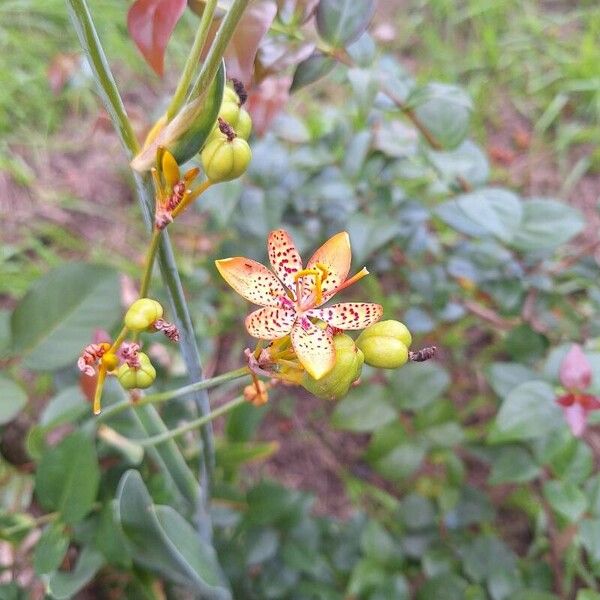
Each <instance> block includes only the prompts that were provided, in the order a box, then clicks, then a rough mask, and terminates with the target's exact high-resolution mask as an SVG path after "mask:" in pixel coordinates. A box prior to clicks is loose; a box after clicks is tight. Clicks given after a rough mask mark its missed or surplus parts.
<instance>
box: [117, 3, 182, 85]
mask: <svg viewBox="0 0 600 600" xmlns="http://www.w3.org/2000/svg"><path fill="white" fill-rule="evenodd" d="M186 6H187V2H186V0H136V1H135V2H134V3H133V4H132V5H131V8H130V9H129V12H128V13H127V29H128V30H129V35H131V37H132V39H133V41H134V42H135V44H136V46H137V47H138V48H139V50H140V52H141V53H142V55H143V56H144V58H145V59H146V62H147V63H148V64H149V65H150V66H151V67H152V68H153V69H154V71H156V73H157V74H158V75H160V76H162V74H163V72H164V61H165V50H166V48H167V44H168V42H169V38H170V37H171V34H172V33H173V30H174V29H175V25H177V21H179V19H180V18H181V15H182V14H183V11H184V10H185V7H186Z"/></svg>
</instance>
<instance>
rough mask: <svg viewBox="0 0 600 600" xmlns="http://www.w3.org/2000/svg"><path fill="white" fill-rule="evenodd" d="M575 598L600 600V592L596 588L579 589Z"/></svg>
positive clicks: (577, 599) (579, 599)
mask: <svg viewBox="0 0 600 600" xmlns="http://www.w3.org/2000/svg"><path fill="white" fill-rule="evenodd" d="M598 533H600V532H598ZM575 600H600V593H598V592H596V591H594V590H579V591H578V592H577V597H576V598H575Z"/></svg>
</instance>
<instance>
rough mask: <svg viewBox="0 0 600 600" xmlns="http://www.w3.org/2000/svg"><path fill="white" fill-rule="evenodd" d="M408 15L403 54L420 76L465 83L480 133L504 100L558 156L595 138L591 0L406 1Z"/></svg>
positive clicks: (598, 114)
mask: <svg viewBox="0 0 600 600" xmlns="http://www.w3.org/2000/svg"><path fill="white" fill-rule="evenodd" d="M408 12H409V19H408V26H407V27H408V31H409V34H410V35H409V37H408V38H407V39H406V42H405V44H404V48H403V49H404V51H405V52H407V53H409V54H410V55H411V56H413V57H414V58H415V60H416V61H417V64H418V69H419V73H420V74H422V76H423V78H424V79H429V78H435V79H441V80H444V81H449V82H457V81H458V82H462V83H464V84H465V85H466V86H467V87H468V89H469V91H470V92H471V94H472V95H473V97H474V99H475V102H476V107H477V108H476V110H475V125H476V127H477V128H478V130H479V133H480V136H483V135H484V134H483V132H484V130H485V128H486V126H489V125H490V124H491V125H493V126H494V127H501V125H502V123H500V122H498V116H497V115H498V114H499V111H498V105H499V102H501V101H502V100H503V99H506V98H510V101H511V102H512V103H513V104H514V107H515V108H516V110H517V111H518V112H519V113H520V114H521V115H522V116H524V117H525V118H526V119H527V120H528V121H529V122H530V123H532V125H533V128H534V133H535V135H537V136H539V137H544V138H545V139H546V140H548V141H550V142H551V143H552V144H553V145H555V149H556V150H557V151H558V152H559V153H561V152H564V151H565V150H567V149H568V148H569V147H571V146H572V145H575V144H580V143H597V142H598V141H599V140H600V133H599V132H598V130H597V127H596V124H597V122H598V120H599V119H600V44H599V43H598V40H599V39H600V5H598V3H597V2H573V3H570V2H558V1H555V2H548V3H544V4H543V6H542V3H540V2H535V1H531V0H529V1H528V0H525V1H524V2H523V1H520V0H458V1H457V0H411V1H410V2H409V3H408ZM592 159H593V160H592V162H593V163H595V166H596V167H597V166H598V164H600V155H598V154H597V153H596V154H593V156H592ZM592 162H591V163H590V165H591V164H592Z"/></svg>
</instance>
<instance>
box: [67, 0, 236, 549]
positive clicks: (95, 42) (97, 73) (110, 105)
mask: <svg viewBox="0 0 600 600" xmlns="http://www.w3.org/2000/svg"><path fill="white" fill-rule="evenodd" d="M67 5H68V7H69V12H70V16H71V20H72V22H73V25H74V28H75V30H76V32H77V35H78V38H79V42H80V44H81V47H82V48H83V50H84V51H85V53H86V56H87V58H88V62H89V65H90V68H91V69H92V72H93V75H94V78H95V80H96V84H97V87H98V91H99V94H100V97H101V99H102V101H103V104H104V107H105V109H106V111H107V112H108V114H109V116H110V118H111V120H112V122H113V124H114V126H115V129H116V130H117V133H118V135H119V138H120V140H121V143H122V144H123V147H124V149H125V152H126V154H127V156H128V158H129V160H131V159H132V158H133V157H134V156H135V155H136V154H137V153H138V151H139V144H138V141H137V139H136V137H135V134H134V132H133V128H132V127H131V123H130V121H129V119H128V118H127V113H126V111H125V106H124V104H123V101H122V99H121V97H120V95H119V91H118V89H117V86H116V84H115V80H114V77H113V76H112V73H111V71H110V67H109V65H108V61H107V60H106V55H105V53H104V50H103V48H102V45H101V43H100V40H99V39H98V35H97V33H96V30H95V27H94V24H93V21H92V17H91V15H90V12H89V9H88V6H87V2H86V0H67ZM238 18H239V17H238ZM214 60H215V62H216V67H215V72H216V68H218V65H219V60H216V59H214ZM213 76H214V73H213ZM209 81H210V80H209ZM133 177H134V182H135V186H136V190H137V195H138V201H139V204H140V207H141V210H142V214H143V216H144V219H145V221H146V224H147V226H148V228H149V229H150V228H151V227H152V225H153V221H152V216H153V214H154V195H153V191H152V188H151V184H150V181H149V179H148V177H142V176H141V175H140V174H138V173H133ZM158 260H159V265H160V268H161V272H162V278H163V282H164V284H165V286H166V288H167V290H168V292H169V298H170V301H171V306H172V309H173V315H174V317H175V321H176V324H177V326H178V328H179V331H180V334H181V340H180V348H181V353H182V356H183V359H184V362H185V365H186V368H187V371H188V377H189V379H190V381H191V382H192V383H195V382H198V381H201V380H202V366H201V361H200V353H199V351H198V346H197V343H196V339H195V335H194V330H193V326H192V320H191V317H190V313H189V311H188V307H187V304H186V301H185V297H184V294H183V288H182V286H181V280H180V278H179V273H178V271H177V266H176V263H175V257H174V255H173V248H172V246H171V243H170V241H169V235H168V233H167V232H166V231H165V232H163V234H162V235H161V236H160V242H159V251H158ZM193 399H194V401H195V404H196V406H197V409H198V411H199V412H200V414H202V415H206V414H208V413H209V412H210V405H209V402H208V396H207V395H206V393H204V392H202V391H197V392H195V393H194V396H193ZM201 436H202V446H203V453H202V472H201V481H202V486H203V490H202V492H203V498H202V504H203V506H199V507H198V511H199V516H198V518H197V520H198V521H199V525H200V526H201V530H202V531H201V534H202V536H203V537H204V539H205V540H207V541H210V538H211V530H212V526H211V523H210V518H209V517H208V513H207V511H206V506H207V504H208V499H209V497H210V487H211V482H212V471H213V464H214V442H213V437H212V430H211V428H210V427H209V426H207V427H203V428H202V430H201Z"/></svg>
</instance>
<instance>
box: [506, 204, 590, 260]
mask: <svg viewBox="0 0 600 600" xmlns="http://www.w3.org/2000/svg"><path fill="white" fill-rule="evenodd" d="M583 226H584V221H583V217H582V215H581V213H580V212H579V211H578V210H577V209H575V208H573V207H571V206H569V205H567V204H564V203H562V202H558V201H557V200H542V199H532V200H527V201H525V202H524V203H523V218H522V219H521V225H520V227H519V228H518V229H517V230H516V231H515V235H514V237H513V239H512V242H511V243H512V245H513V246H514V247H515V248H517V249H518V250H523V251H532V250H548V249H552V248H556V247H558V246H561V245H562V244H564V243H566V242H568V241H569V240H570V239H572V238H573V237H575V236H576V235H577V234H578V233H580V232H581V231H582V230H583Z"/></svg>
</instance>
